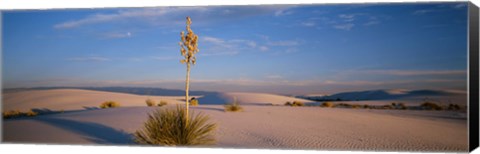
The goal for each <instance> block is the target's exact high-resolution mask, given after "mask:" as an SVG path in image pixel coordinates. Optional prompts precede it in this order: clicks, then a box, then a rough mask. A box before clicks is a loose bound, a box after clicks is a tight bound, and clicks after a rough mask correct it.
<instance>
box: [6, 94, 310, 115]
mask: <svg viewBox="0 0 480 154" xmlns="http://www.w3.org/2000/svg"><path fill="white" fill-rule="evenodd" d="M204 94H205V93H204ZM192 97H196V98H197V99H198V100H199V102H200V104H216V105H223V104H225V103H231V102H233V98H234V97H236V98H237V101H238V102H239V103H240V104H249V105H272V104H277V105H283V104H284V103H285V102H287V101H301V102H304V103H308V102H312V101H310V100H305V99H298V98H294V97H287V96H280V95H274V94H262V93H214V92H210V93H206V94H205V95H193V96H192ZM148 98H150V99H153V100H155V101H157V102H158V101H160V100H164V101H167V102H168V103H170V104H179V103H182V104H183V103H184V100H185V97H184V96H148V95H135V94H126V93H115V92H104V91H96V90H82V89H48V90H26V91H16V92H8V93H6V94H4V96H3V110H4V111H5V110H23V111H25V110H29V109H39V110H44V109H48V110H81V109H87V108H89V109H91V108H96V107H98V106H99V105H100V104H101V103H102V102H105V101H110V100H111V101H116V102H119V103H120V105H121V106H146V104H145V100H146V99H148Z"/></svg>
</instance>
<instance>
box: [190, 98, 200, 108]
mask: <svg viewBox="0 0 480 154" xmlns="http://www.w3.org/2000/svg"><path fill="white" fill-rule="evenodd" d="M190 105H191V106H198V99H195V97H193V98H192V99H190Z"/></svg>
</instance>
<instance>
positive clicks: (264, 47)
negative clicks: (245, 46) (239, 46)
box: [259, 46, 268, 51]
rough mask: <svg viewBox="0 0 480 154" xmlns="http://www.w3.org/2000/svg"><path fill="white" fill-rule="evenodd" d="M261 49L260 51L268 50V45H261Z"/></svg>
mask: <svg viewBox="0 0 480 154" xmlns="http://www.w3.org/2000/svg"><path fill="white" fill-rule="evenodd" d="M259 49H260V51H268V47H266V46H260V47H259Z"/></svg>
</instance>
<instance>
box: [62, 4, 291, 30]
mask: <svg viewBox="0 0 480 154" xmlns="http://www.w3.org/2000/svg"><path fill="white" fill-rule="evenodd" d="M292 7H295V6H286V5H282V6H271V5H266V6H249V7H238V6H218V7H205V6H194V7H158V8H141V9H139V8H134V9H123V10H120V11H117V12H114V13H98V14H93V15H89V16H86V17H84V18H80V19H73V20H70V21H65V22H61V23H58V24H55V25H54V26H53V27H54V28H55V29H71V28H77V27H81V26H85V25H92V24H101V23H111V22H116V23H126V22H125V21H138V22H142V23H147V24H150V25H161V26H172V25H181V24H184V23H185V21H184V20H185V16H192V18H194V19H196V20H195V23H197V24H205V23H209V22H217V21H226V20H232V19H233V18H232V17H235V19H237V18H244V17H250V16H255V15H263V14H271V15H274V16H285V15H289V14H292V13H293V12H292V11H291V10H290V9H289V8H292ZM138 22H136V24H138Z"/></svg>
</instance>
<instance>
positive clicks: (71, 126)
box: [34, 117, 133, 144]
mask: <svg viewBox="0 0 480 154" xmlns="http://www.w3.org/2000/svg"><path fill="white" fill-rule="evenodd" d="M34 120H37V121H40V122H44V123H46V124H49V125H52V126H55V127H58V128H62V129H64V130H68V131H71V132H75V133H78V134H80V135H83V136H85V138H87V139H88V140H90V141H92V142H94V143H98V144H132V143H133V141H132V138H133V136H132V135H131V134H128V133H126V132H124V131H121V130H117V129H114V128H112V127H108V126H105V125H102V124H98V123H92V122H81V121H75V120H67V119H60V118H51V117H38V118H34Z"/></svg>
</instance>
